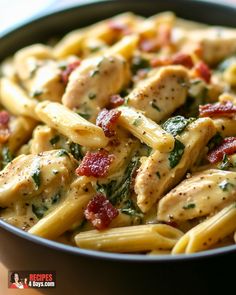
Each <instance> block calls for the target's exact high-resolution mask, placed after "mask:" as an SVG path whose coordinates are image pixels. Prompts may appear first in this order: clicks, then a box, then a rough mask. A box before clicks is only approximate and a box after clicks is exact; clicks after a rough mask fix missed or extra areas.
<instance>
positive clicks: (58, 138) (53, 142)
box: [50, 135, 60, 145]
mask: <svg viewBox="0 0 236 295" xmlns="http://www.w3.org/2000/svg"><path fill="white" fill-rule="evenodd" d="M59 140H60V136H59V135H56V136H54V137H53V138H51V139H50V143H51V145H55V144H56V143H57V142H58V141H59Z"/></svg>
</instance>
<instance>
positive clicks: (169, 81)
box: [127, 66, 188, 122]
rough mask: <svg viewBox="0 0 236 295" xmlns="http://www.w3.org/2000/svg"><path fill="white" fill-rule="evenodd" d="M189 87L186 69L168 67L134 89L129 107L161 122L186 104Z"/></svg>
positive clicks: (130, 96) (129, 99)
mask: <svg viewBox="0 0 236 295" xmlns="http://www.w3.org/2000/svg"><path fill="white" fill-rule="evenodd" d="M187 86H188V74H187V71H186V70H185V68H184V67H182V66H166V67H163V68H161V69H160V70H158V71H157V72H156V73H155V74H153V76H151V77H150V78H148V79H145V80H144V81H142V82H140V83H139V84H138V86H137V87H136V88H134V90H133V91H132V92H131V93H130V94H129V95H128V99H127V101H128V105H129V106H132V107H135V108H137V109H139V110H141V111H143V112H144V114H145V115H146V116H147V117H149V118H151V119H152V120H154V121H157V122H159V121H160V120H162V119H164V118H166V117H168V116H169V115H171V114H172V113H173V112H174V111H175V110H176V109H177V108H178V107H180V106H181V105H182V104H184V102H185V100H186V96H187Z"/></svg>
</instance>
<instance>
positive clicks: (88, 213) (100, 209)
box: [84, 194, 119, 230]
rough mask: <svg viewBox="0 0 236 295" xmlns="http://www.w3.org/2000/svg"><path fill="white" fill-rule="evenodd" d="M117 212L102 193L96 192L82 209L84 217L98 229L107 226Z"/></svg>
mask: <svg viewBox="0 0 236 295" xmlns="http://www.w3.org/2000/svg"><path fill="white" fill-rule="evenodd" d="M118 214H119V211H118V210H117V209H116V208H115V207H113V205H112V204H111V203H110V202H109V200H108V199H107V198H106V197H105V196H104V195H102V194H97V195H96V196H95V197H94V198H93V199H92V200H91V201H90V202H89V203H88V205H87V208H86V209H85V211H84V215H85V218H86V219H87V220H89V221H91V223H92V225H93V226H94V227H95V228H96V229H98V230H103V229H105V228H107V227H108V226H109V224H110V223H111V221H112V220H113V219H114V218H115V217H116V216H117V215H118Z"/></svg>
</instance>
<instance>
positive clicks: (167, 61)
mask: <svg viewBox="0 0 236 295" xmlns="http://www.w3.org/2000/svg"><path fill="white" fill-rule="evenodd" d="M150 64H151V66H152V67H153V68H155V67H161V66H168V65H171V58H169V57H162V58H157V57H154V58H153V59H152V60H151V61H150Z"/></svg>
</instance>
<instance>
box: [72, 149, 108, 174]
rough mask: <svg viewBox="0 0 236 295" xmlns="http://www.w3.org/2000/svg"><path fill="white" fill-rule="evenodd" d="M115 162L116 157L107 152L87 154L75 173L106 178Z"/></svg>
mask: <svg viewBox="0 0 236 295" xmlns="http://www.w3.org/2000/svg"><path fill="white" fill-rule="evenodd" d="M113 160H114V155H109V154H108V152H107V151H106V150H100V151H98V152H87V153H86V155H85V156H84V158H83V160H82V162H81V163H80V165H79V167H78V168H77V169H76V171H75V172H76V173H77V174H78V175H80V176H83V175H85V176H93V177H105V176H106V175H107V173H108V169H109V167H110V165H111V163H112V161H113Z"/></svg>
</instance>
